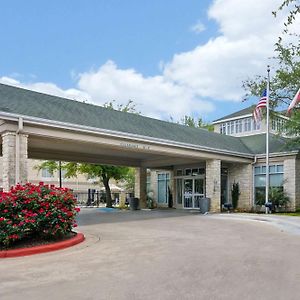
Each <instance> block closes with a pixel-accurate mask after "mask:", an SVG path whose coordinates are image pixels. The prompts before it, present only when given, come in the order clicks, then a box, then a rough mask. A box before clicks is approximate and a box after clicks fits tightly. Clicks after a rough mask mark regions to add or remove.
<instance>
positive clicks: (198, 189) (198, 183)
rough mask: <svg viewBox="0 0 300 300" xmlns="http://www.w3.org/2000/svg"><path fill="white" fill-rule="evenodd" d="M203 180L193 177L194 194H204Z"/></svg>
mask: <svg viewBox="0 0 300 300" xmlns="http://www.w3.org/2000/svg"><path fill="white" fill-rule="evenodd" d="M203 186H204V180H203V179H195V191H194V193H195V194H204V189H203Z"/></svg>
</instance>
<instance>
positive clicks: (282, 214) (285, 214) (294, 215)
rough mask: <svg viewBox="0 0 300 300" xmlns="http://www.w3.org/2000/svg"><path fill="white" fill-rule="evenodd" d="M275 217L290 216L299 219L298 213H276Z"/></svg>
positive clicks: (299, 214) (299, 212) (299, 213)
mask: <svg viewBox="0 0 300 300" xmlns="http://www.w3.org/2000/svg"><path fill="white" fill-rule="evenodd" d="M276 215H281V216H292V217H300V211H295V212H287V213H276Z"/></svg>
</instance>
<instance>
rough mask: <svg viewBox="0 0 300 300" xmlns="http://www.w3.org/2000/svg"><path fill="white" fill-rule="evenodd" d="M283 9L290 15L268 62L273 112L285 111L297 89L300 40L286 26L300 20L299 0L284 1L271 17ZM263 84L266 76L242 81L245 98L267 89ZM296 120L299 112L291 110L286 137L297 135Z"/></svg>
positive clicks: (297, 123) (297, 125) (299, 128)
mask: <svg viewBox="0 0 300 300" xmlns="http://www.w3.org/2000/svg"><path fill="white" fill-rule="evenodd" d="M285 7H288V8H289V9H290V13H289V14H288V17H287V20H286V22H285V24H284V30H283V34H282V35H281V36H280V37H278V41H277V42H276V43H275V48H274V57H272V59H271V61H270V64H271V63H273V62H274V63H273V66H274V67H273V68H272V69H273V71H272V76H271V81H270V108H271V109H272V110H276V109H278V108H286V107H287V106H288V105H289V104H290V102H291V101H292V99H293V97H294V95H295V94H296V92H297V91H298V89H299V87H300V81H299V79H300V60H299V57H300V39H299V35H297V34H294V33H291V32H289V28H290V27H289V26H290V25H291V24H292V23H293V22H294V21H295V20H296V18H297V17H299V12H300V2H299V0H286V1H283V2H282V5H281V6H280V7H279V8H278V10H277V11H275V12H273V14H274V16H275V17H276V16H277V14H278V13H279V12H280V11H281V10H283V9H284V8H285ZM266 81H267V78H266V77H264V76H259V75H258V76H255V77H254V78H250V79H247V80H245V81H244V82H243V87H244V89H245V91H246V96H245V98H246V99H248V98H250V97H252V96H257V97H259V96H260V95H261V93H262V91H263V89H264V88H265V87H266ZM299 119H300V116H299V111H297V110H294V112H293V114H292V116H291V121H289V122H287V124H286V130H287V134H290V135H292V136H295V135H296V136H299V134H300V126H299ZM297 140H298V139H297Z"/></svg>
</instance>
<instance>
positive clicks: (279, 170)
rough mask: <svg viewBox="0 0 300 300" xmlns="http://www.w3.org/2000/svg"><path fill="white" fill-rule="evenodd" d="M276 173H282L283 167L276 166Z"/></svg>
mask: <svg viewBox="0 0 300 300" xmlns="http://www.w3.org/2000/svg"><path fill="white" fill-rule="evenodd" d="M277 172H278V173H283V165H278V166H277Z"/></svg>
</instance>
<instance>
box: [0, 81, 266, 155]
mask: <svg viewBox="0 0 300 300" xmlns="http://www.w3.org/2000/svg"><path fill="white" fill-rule="evenodd" d="M0 112H5V113H12V114H16V115H23V116H29V117H36V118H41V119H44V120H48V121H50V122H51V121H58V122H64V123H69V124H76V125H82V126H88V127H93V128H97V129H106V130H112V131H115V132H121V133H127V134H135V135H140V136H144V137H149V138H157V139H161V140H163V141H166V142H168V141H171V142H179V143H185V144H191V145H195V146H200V147H209V148H213V149H216V150H220V151H224V150H226V151H231V152H240V153H244V154H254V153H258V152H257V151H259V150H258V149H256V148H255V147H254V146H255V145H256V142H255V141H254V142H252V139H253V138H252V139H249V140H248V139H247V138H238V137H233V136H227V135H221V134H219V133H214V132H209V131H207V130H204V129H200V128H191V127H187V126H184V125H179V124H175V123H171V122H165V121H161V120H157V119H152V118H148V117H144V116H141V115H137V114H132V113H126V112H120V111H116V110H112V109H107V108H104V107H101V106H97V105H93V104H88V103H82V102H79V101H75V100H70V99H65V98H61V97H56V96H51V95H46V94H43V93H38V92H34V91H30V90H26V89H23V88H18V87H14V86H9V85H5V84H0ZM253 143H254V145H253ZM256 147H258V146H257V145H256ZM262 147H263V146H262Z"/></svg>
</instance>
